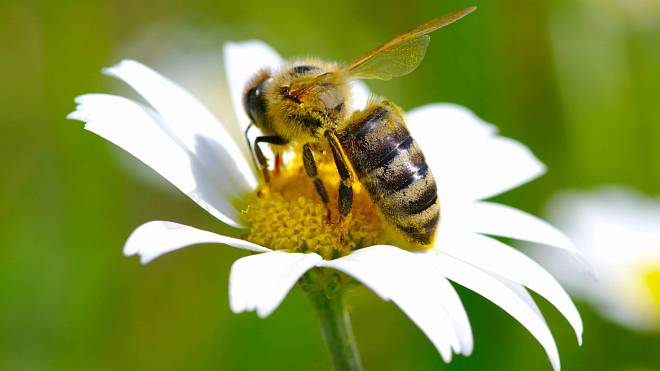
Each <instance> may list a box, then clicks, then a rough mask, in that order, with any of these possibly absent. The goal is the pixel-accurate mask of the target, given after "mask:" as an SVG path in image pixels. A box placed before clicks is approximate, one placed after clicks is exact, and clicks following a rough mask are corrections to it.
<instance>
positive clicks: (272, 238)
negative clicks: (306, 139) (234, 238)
mask: <svg viewBox="0 0 660 371" xmlns="http://www.w3.org/2000/svg"><path fill="white" fill-rule="evenodd" d="M317 165H318V176H319V178H320V179H322V180H323V183H324V185H325V188H326V190H327V193H328V196H329V199H330V202H328V204H327V205H326V204H324V203H323V202H322V200H321V198H320V196H319V195H318V194H317V193H316V189H315V187H314V184H313V183H312V179H311V178H309V177H308V176H307V175H306V173H305V171H304V169H303V167H302V164H301V162H300V160H299V159H294V160H293V161H291V162H290V163H288V164H287V169H286V170H283V171H282V172H281V173H280V174H278V175H273V176H272V177H271V180H270V182H269V183H268V184H267V185H265V186H263V187H262V188H261V189H260V190H259V191H258V192H257V196H256V198H255V200H254V201H253V202H251V203H250V204H249V205H248V207H247V209H246V210H245V211H244V216H245V218H246V219H247V221H248V222H249V223H250V231H249V233H248V235H247V236H246V239H247V240H248V241H251V242H254V243H256V244H259V245H262V246H266V247H268V248H271V249H274V250H288V251H293V252H315V253H318V254H319V255H321V256H322V257H323V258H325V259H333V258H337V257H340V256H344V255H347V254H348V253H350V252H351V251H352V250H355V249H359V248H361V247H366V246H371V245H376V244H382V243H386V239H387V237H386V236H387V235H389V233H387V230H388V228H387V227H386V225H385V221H384V220H383V218H382V216H381V215H380V214H379V212H378V210H377V209H376V207H375V206H374V204H373V203H372V202H371V199H370V198H369V194H368V193H367V192H366V190H365V189H364V188H362V187H361V186H360V184H359V183H358V182H355V183H353V207H352V211H351V213H349V214H348V215H347V216H346V217H343V218H342V217H340V214H339V210H338V208H337V197H338V187H339V177H338V175H337V169H336V168H335V167H334V164H333V163H331V162H328V161H324V162H323V163H319V164H317Z"/></svg>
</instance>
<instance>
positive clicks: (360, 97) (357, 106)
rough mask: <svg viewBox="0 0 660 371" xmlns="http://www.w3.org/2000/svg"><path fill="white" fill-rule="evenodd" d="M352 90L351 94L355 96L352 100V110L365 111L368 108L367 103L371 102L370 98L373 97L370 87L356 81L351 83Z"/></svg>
mask: <svg viewBox="0 0 660 371" xmlns="http://www.w3.org/2000/svg"><path fill="white" fill-rule="evenodd" d="M351 88H352V89H351V92H352V94H353V95H352V96H351V100H350V103H351V105H350V107H351V110H352V111H358V110H363V109H365V108H366V107H367V103H368V102H369V97H370V96H371V91H369V87H368V86H367V84H365V83H364V81H361V80H354V81H351Z"/></svg>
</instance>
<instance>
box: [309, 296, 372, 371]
mask: <svg viewBox="0 0 660 371" xmlns="http://www.w3.org/2000/svg"><path fill="white" fill-rule="evenodd" d="M308 294H309V297H310V299H311V300H312V303H313V304H314V307H315V308H316V313H318V316H319V320H320V321H321V330H322V332H323V339H324V340H325V343H326V345H327V346H328V351H329V352H330V358H331V359H332V364H333V366H334V367H335V370H337V371H362V364H361V363H360V354H359V353H358V349H357V345H356V343H355V337H354V336H353V329H352V327H351V319H350V318H349V316H348V312H347V311H346V308H345V307H344V302H343V300H342V292H341V291H340V292H336V293H334V294H333V295H331V296H329V295H328V294H327V293H326V291H325V290H314V291H309V292H308Z"/></svg>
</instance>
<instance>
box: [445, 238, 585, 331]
mask: <svg viewBox="0 0 660 371" xmlns="http://www.w3.org/2000/svg"><path fill="white" fill-rule="evenodd" d="M438 236H439V237H438V241H437V242H436V248H437V249H438V250H439V251H441V252H444V253H446V254H448V255H451V256H453V257H455V258H457V259H460V260H462V261H464V262H466V263H469V264H472V265H474V266H476V267H478V268H481V269H483V270H485V271H487V272H491V273H494V274H497V275H500V276H502V277H504V278H506V279H509V280H511V281H513V282H516V283H519V284H521V285H523V286H526V287H528V288H529V289H531V290H533V291H535V292H537V293H538V294H539V295H541V296H543V297H544V298H545V299H547V300H548V301H549V302H550V303H552V305H554V306H555V307H556V308H557V309H558V310H559V312H561V314H562V315H563V316H564V317H565V318H566V319H567V320H568V322H569V323H570V324H571V326H572V327H573V329H574V330H575V334H576V335H577V338H578V343H580V344H581V343H582V319H581V318H580V314H579V313H578V311H577V308H575V305H574V304H573V302H572V301H571V298H570V297H569V296H568V294H566V292H565V291H564V289H563V288H562V287H561V286H560V285H559V283H558V282H557V281H556V280H555V278H554V277H552V275H550V273H548V272H547V271H545V270H544V269H543V268H542V267H541V266H540V265H538V264H537V263H536V262H534V261H533V260H532V259H530V258H529V257H527V256H526V255H525V254H523V253H521V252H520V251H518V250H516V249H514V248H512V247H510V246H507V245H505V244H503V243H501V242H499V241H497V240H495V239H492V238H490V237H486V236H482V235H479V234H476V233H471V232H451V231H449V230H447V229H444V230H441V231H440V232H439V234H438Z"/></svg>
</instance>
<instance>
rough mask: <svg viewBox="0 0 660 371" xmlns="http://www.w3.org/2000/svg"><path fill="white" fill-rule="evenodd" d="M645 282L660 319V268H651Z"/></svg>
mask: <svg viewBox="0 0 660 371" xmlns="http://www.w3.org/2000/svg"><path fill="white" fill-rule="evenodd" d="M644 284H645V286H646V288H647V289H648V292H649V293H650V295H651V298H652V299H653V302H654V304H655V307H656V310H657V312H656V313H657V314H658V319H660V269H655V270H650V271H648V272H646V274H645V275H644Z"/></svg>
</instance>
